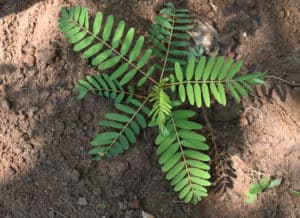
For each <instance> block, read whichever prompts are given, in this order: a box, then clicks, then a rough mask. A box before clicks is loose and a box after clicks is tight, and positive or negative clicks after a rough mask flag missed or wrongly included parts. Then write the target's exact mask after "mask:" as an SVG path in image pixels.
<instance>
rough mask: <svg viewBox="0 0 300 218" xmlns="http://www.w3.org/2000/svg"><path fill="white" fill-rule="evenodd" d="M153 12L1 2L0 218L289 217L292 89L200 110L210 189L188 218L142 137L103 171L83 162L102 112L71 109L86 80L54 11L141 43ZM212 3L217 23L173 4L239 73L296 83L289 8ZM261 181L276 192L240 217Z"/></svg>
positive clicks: (295, 170)
mask: <svg viewBox="0 0 300 218" xmlns="http://www.w3.org/2000/svg"><path fill="white" fill-rule="evenodd" d="M162 2H163V1H161V0H157V1H154V0H147V1H141V0H129V1H116V0H110V1H107V0H106V1H104V0H103V1H96V0H78V1H75V0H73V1H70V0H69V1H67V0H45V1H34V0H24V1H9V0H4V1H3V0H1V1H0V24H1V27H0V43H1V49H0V217H7V218H8V217H141V214H142V211H147V212H148V213H150V214H153V215H154V216H155V217H188V216H191V217H300V198H299V197H298V198H297V197H295V196H293V195H291V194H290V189H299V190H300V128H299V125H300V88H299V86H296V85H291V84H287V83H286V82H283V81H280V80H278V79H274V78H268V79H267V82H266V85H265V86H263V87H257V89H256V93H255V94H254V95H253V96H251V98H249V99H245V100H243V102H242V104H240V105H238V104H236V103H234V102H233V101H229V103H228V106H227V107H226V108H222V107H219V106H214V107H212V108H211V109H210V110H208V117H209V119H210V122H211V125H212V127H213V129H214V130H215V131H216V132H217V133H218V134H217V137H216V139H215V141H216V144H217V148H218V154H216V153H212V155H216V158H215V159H214V161H213V163H212V164H213V170H212V171H213V172H215V173H214V187H213V188H212V190H211V194H210V196H209V197H208V198H207V199H205V200H204V201H202V202H201V203H200V204H199V205H197V206H192V207H191V208H190V211H188V207H187V206H186V205H185V204H183V203H181V202H179V201H178V199H177V195H176V194H175V193H174V192H172V190H171V188H170V186H169V184H168V182H167V181H166V180H165V179H164V175H163V174H162V173H161V171H160V166H159V164H158V163H157V156H156V155H155V145H154V143H153V138H154V134H153V132H151V131H146V132H145V133H144V135H142V136H141V137H140V139H139V141H138V143H137V144H136V145H135V146H133V147H132V149H131V150H130V151H128V152H126V153H125V154H124V155H122V156H119V157H117V158H114V159H113V160H112V161H106V160H103V161H100V162H92V161H90V160H89V157H88V155H87V151H88V149H89V144H88V142H89V141H90V140H91V139H92V137H93V136H94V134H95V133H96V132H97V131H98V130H99V129H97V122H98V121H99V120H101V119H102V118H103V116H104V114H105V113H106V112H108V111H109V110H111V109H112V102H110V101H109V100H106V99H104V98H100V97H95V96H88V97H87V98H86V99H85V100H83V101H79V100H77V98H76V96H77V92H76V91H75V90H74V86H75V85H76V83H77V81H78V79H80V78H83V77H84V76H85V75H87V74H92V73H93V72H94V69H92V68H91V67H90V65H88V63H87V62H86V61H84V60H82V59H80V55H78V54H75V53H74V52H73V51H72V48H71V47H70V45H68V43H67V41H66V40H65V38H64V37H63V35H62V34H61V32H60V31H59V29H58V27H57V20H58V17H59V10H60V7H61V6H70V5H75V4H81V5H86V6H87V7H88V8H90V13H91V14H93V13H95V12H96V11H97V10H101V11H103V12H105V13H106V14H113V15H115V17H116V19H117V20H120V19H125V20H126V22H127V25H128V26H133V27H136V29H137V30H138V32H139V33H140V34H144V35H147V29H148V27H149V25H150V24H151V22H152V20H153V16H154V15H155V14H156V12H157V9H159V8H160V7H161V5H162ZM212 2H213V3H214V4H215V6H217V8H218V9H217V11H214V10H213V8H212V7H211V6H210V4H209V1H207V0H199V1H196V0H189V1H175V3H176V5H178V6H182V7H188V8H190V9H191V10H192V12H193V13H194V14H195V15H201V16H204V17H207V18H209V19H210V20H212V21H213V22H214V26H215V28H216V29H217V30H218V32H219V33H220V36H221V40H222V45H221V48H222V51H221V52H222V53H223V54H224V55H229V56H232V57H235V58H236V59H240V58H243V59H244V60H245V67H244V69H243V71H244V72H252V71H254V70H255V71H266V72H267V74H268V75H273V76H277V77H280V78H282V79H284V80H287V81H289V82H290V83H293V84H296V83H300V72H299V69H300V2H299V1H298V0H265V1H259V0H226V1H225V0H224V1H223V0H213V1H212ZM199 119H200V121H201V122H204V121H203V119H202V117H200V118H199ZM220 169H221V170H220ZM265 174H267V175H272V176H278V177H282V178H283V183H282V185H281V186H280V187H278V188H276V189H273V190H269V191H267V192H264V193H262V195H261V196H260V198H259V200H257V202H256V203H255V204H253V205H247V204H246V203H245V193H246V191H247V189H248V187H249V185H250V183H251V182H252V181H253V180H255V179H256V178H258V177H260V176H262V175H265Z"/></svg>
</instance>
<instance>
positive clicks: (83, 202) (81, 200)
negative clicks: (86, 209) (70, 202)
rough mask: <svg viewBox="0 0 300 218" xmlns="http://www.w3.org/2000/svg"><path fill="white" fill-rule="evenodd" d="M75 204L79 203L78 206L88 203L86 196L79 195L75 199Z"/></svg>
mask: <svg viewBox="0 0 300 218" xmlns="http://www.w3.org/2000/svg"><path fill="white" fill-rule="evenodd" d="M77 204H79V205H80V206H86V205H88V202H87V200H86V198H83V197H80V198H79V199H78V201H77Z"/></svg>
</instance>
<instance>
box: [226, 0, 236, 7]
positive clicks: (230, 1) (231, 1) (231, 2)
mask: <svg viewBox="0 0 300 218" xmlns="http://www.w3.org/2000/svg"><path fill="white" fill-rule="evenodd" d="M227 4H228V5H229V6H232V5H234V4H235V0H228V3H227Z"/></svg>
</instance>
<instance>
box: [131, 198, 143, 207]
mask: <svg viewBox="0 0 300 218" xmlns="http://www.w3.org/2000/svg"><path fill="white" fill-rule="evenodd" d="M140 205H141V202H140V200H138V199H136V200H133V201H130V202H128V208H130V209H139V208H140Z"/></svg>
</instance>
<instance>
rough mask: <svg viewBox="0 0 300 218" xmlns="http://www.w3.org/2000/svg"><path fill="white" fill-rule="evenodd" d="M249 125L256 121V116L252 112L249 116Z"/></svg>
mask: <svg viewBox="0 0 300 218" xmlns="http://www.w3.org/2000/svg"><path fill="white" fill-rule="evenodd" d="M247 121H248V125H249V126H250V125H251V124H252V123H253V122H254V117H253V115H252V114H249V115H248V116H247Z"/></svg>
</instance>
